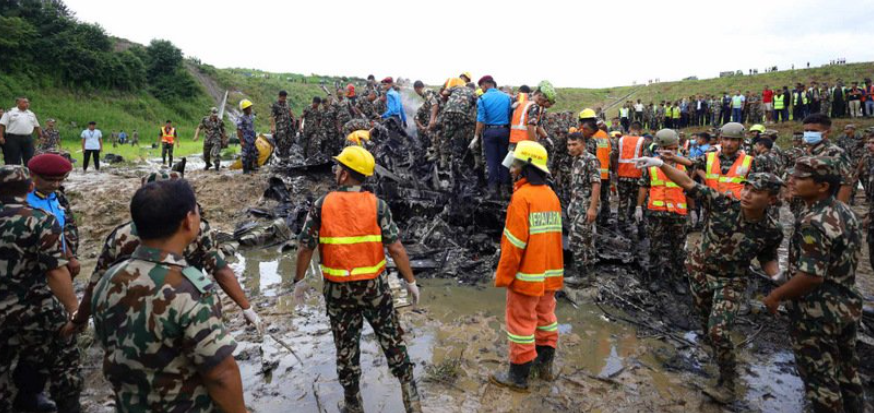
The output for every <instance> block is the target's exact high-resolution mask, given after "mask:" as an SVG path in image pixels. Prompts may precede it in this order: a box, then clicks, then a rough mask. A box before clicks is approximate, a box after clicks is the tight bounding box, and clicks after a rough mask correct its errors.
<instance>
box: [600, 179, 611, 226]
mask: <svg viewBox="0 0 874 413" xmlns="http://www.w3.org/2000/svg"><path fill="white" fill-rule="evenodd" d="M609 223H610V180H609V179H601V204H600V208H599V209H598V224H599V225H601V226H607V224H609Z"/></svg>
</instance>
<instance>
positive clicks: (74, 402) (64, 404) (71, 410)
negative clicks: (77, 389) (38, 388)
mask: <svg viewBox="0 0 874 413" xmlns="http://www.w3.org/2000/svg"><path fill="white" fill-rule="evenodd" d="M81 412H82V405H81V404H80V403H79V395H76V396H73V397H67V398H66V399H63V400H58V413H81Z"/></svg>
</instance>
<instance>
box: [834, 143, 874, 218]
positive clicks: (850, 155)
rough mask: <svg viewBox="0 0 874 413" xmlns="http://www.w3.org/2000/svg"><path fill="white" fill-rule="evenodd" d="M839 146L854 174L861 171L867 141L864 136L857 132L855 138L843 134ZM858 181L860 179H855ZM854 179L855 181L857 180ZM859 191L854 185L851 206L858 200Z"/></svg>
mask: <svg viewBox="0 0 874 413" xmlns="http://www.w3.org/2000/svg"><path fill="white" fill-rule="evenodd" d="M836 143H837V146H838V147H840V148H841V149H843V150H844V153H845V154H846V158H847V160H848V161H849V162H850V169H851V170H852V171H853V172H856V171H859V163H861V162H862V158H864V157H865V153H866V152H867V151H866V150H865V140H864V139H863V138H862V135H861V134H859V133H858V132H856V133H855V134H854V135H853V136H847V135H846V133H842V134H841V136H840V137H838V140H837V142H836ZM855 178H856V179H858V177H855ZM856 179H854V181H855V180H856ZM858 189H859V186H858V185H855V184H853V193H852V195H851V196H850V204H851V205H852V204H853V203H854V202H855V200H856V191H857V190H858Z"/></svg>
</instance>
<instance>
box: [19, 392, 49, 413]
mask: <svg viewBox="0 0 874 413" xmlns="http://www.w3.org/2000/svg"><path fill="white" fill-rule="evenodd" d="M14 406H15V410H16V411H21V412H40V413H48V412H56V411H58V407H57V406H56V405H55V402H53V401H52V400H51V399H49V398H48V396H46V394H45V393H19V394H18V396H16V397H15V403H14Z"/></svg>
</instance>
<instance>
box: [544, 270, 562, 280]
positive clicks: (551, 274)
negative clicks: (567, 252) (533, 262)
mask: <svg viewBox="0 0 874 413" xmlns="http://www.w3.org/2000/svg"><path fill="white" fill-rule="evenodd" d="M543 275H544V276H545V277H547V278H549V277H562V276H564V269H563V268H562V269H558V270H546V272H545V273H543Z"/></svg>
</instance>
